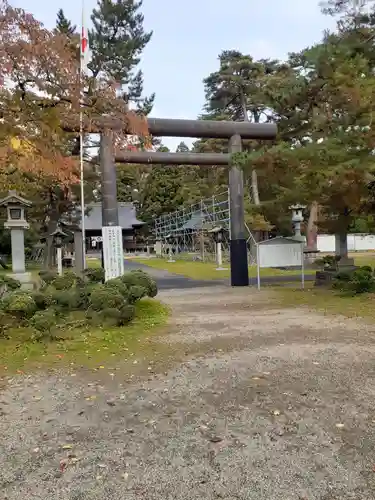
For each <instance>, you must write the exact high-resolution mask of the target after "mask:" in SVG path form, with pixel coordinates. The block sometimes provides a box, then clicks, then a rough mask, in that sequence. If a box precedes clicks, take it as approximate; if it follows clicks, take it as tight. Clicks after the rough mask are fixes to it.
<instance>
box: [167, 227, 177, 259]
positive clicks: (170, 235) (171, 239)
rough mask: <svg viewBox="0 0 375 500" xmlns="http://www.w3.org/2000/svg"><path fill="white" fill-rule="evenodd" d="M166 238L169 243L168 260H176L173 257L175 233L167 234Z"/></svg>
mask: <svg viewBox="0 0 375 500" xmlns="http://www.w3.org/2000/svg"><path fill="white" fill-rule="evenodd" d="M165 240H166V242H167V244H168V262H176V261H175V260H174V259H173V242H174V237H173V234H167V236H166V237H165Z"/></svg>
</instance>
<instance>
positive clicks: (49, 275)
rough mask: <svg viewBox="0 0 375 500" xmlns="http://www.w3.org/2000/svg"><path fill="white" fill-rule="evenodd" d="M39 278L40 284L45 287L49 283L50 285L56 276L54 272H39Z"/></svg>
mask: <svg viewBox="0 0 375 500" xmlns="http://www.w3.org/2000/svg"><path fill="white" fill-rule="evenodd" d="M39 276H40V279H41V280H42V282H43V283H44V284H45V285H49V284H50V283H52V281H53V280H54V279H56V278H57V276H58V274H57V272H56V271H45V270H43V271H39Z"/></svg>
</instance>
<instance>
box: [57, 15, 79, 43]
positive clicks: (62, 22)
mask: <svg viewBox="0 0 375 500" xmlns="http://www.w3.org/2000/svg"><path fill="white" fill-rule="evenodd" d="M55 31H57V32H58V33H62V34H64V35H66V36H68V37H72V36H73V35H74V34H76V31H77V26H75V25H73V24H72V23H71V21H69V19H68V18H67V17H65V14H64V11H63V9H60V10H59V11H58V12H57V19H56V28H55Z"/></svg>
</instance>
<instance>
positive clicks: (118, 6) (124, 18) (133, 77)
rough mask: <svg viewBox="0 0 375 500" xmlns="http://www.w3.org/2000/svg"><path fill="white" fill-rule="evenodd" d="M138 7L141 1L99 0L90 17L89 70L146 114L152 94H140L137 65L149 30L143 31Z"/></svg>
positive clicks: (140, 81)
mask: <svg viewBox="0 0 375 500" xmlns="http://www.w3.org/2000/svg"><path fill="white" fill-rule="evenodd" d="M141 7H142V0H139V1H136V0H98V4H97V8H96V9H94V11H93V13H92V16H91V20H92V23H93V29H92V30H90V31H89V42H90V49H91V52H92V60H91V63H90V64H89V69H90V70H91V71H92V73H93V76H94V78H97V77H100V76H101V75H102V76H104V77H106V78H108V79H110V80H112V81H114V82H116V84H118V85H119V86H120V88H121V90H122V93H123V94H122V97H123V99H124V100H125V101H129V102H132V103H134V104H135V105H136V109H137V110H138V111H140V112H142V113H144V114H148V113H149V112H150V111H151V109H152V106H153V101H154V97H155V96H154V95H151V96H150V97H146V98H144V97H142V93H143V74H142V72H141V71H138V72H137V71H136V68H137V65H138V63H139V62H140V56H141V54H142V52H143V50H144V48H145V47H146V45H147V44H148V42H149V41H150V40H151V37H152V32H149V33H146V32H145V30H144V28H143V20H144V17H143V15H142V14H141V13H140V8H141Z"/></svg>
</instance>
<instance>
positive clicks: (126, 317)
mask: <svg viewBox="0 0 375 500" xmlns="http://www.w3.org/2000/svg"><path fill="white" fill-rule="evenodd" d="M120 312H121V317H120V323H118V326H122V325H126V324H127V323H130V321H132V319H134V317H135V307H134V306H132V305H130V304H124V305H123V306H122V308H121V310H120Z"/></svg>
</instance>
